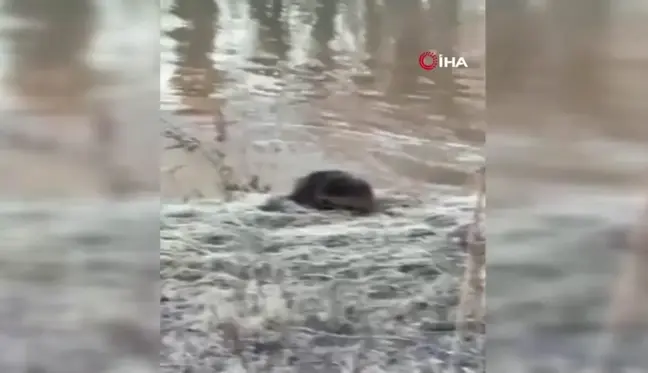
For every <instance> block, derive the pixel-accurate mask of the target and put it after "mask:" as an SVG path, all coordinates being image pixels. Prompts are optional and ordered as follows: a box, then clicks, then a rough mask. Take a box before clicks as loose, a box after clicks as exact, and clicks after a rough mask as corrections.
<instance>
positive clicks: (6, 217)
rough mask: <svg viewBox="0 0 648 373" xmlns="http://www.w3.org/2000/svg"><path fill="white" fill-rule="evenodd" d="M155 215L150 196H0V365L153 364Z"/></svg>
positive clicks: (80, 367)
mask: <svg viewBox="0 0 648 373" xmlns="http://www.w3.org/2000/svg"><path fill="white" fill-rule="evenodd" d="M158 214H159V202H158V201H157V200H155V199H154V200H151V199H142V200H139V201H128V202H127V203H124V204H117V203H115V202H113V201H106V202H104V203H99V202H98V201H96V200H94V201H93V200H89V201H85V202H78V203H76V204H75V203H73V202H70V201H68V202H66V203H65V204H62V203H48V204H39V205H31V206H26V205H25V204H24V203H16V202H13V203H10V202H4V203H2V204H0V240H1V241H2V242H3V248H2V251H1V253H0V269H1V270H0V273H1V275H0V277H1V280H2V281H1V283H2V285H1V286H0V345H1V346H2V348H0V369H1V370H2V371H3V372H22V371H46V372H61V373H63V372H67V373H73V372H79V373H81V372H89V371H94V372H100V371H108V370H112V371H116V372H117V371H137V372H148V371H153V370H152V369H156V367H157V353H158V343H159V342H158V340H157V337H156V336H157V331H158V327H159V324H158V321H157V318H156V317H153V318H151V315H156V314H157V312H158V302H157V300H156V298H157V289H158V283H159V282H158V281H159V280H158V278H159V277H158V271H159V265H158V262H157V260H156V258H157V257H158V250H157V247H158V239H157V237H158V230H157V228H158V225H159V223H158V221H159V219H158ZM151 305H152V306H151ZM133 363H136V364H139V365H135V366H133V365H132V364H133Z"/></svg>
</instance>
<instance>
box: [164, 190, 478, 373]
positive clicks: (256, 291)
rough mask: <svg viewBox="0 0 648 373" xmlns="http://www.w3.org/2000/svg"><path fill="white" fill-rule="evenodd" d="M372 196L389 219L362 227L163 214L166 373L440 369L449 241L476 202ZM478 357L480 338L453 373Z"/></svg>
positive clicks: (237, 210)
mask: <svg viewBox="0 0 648 373" xmlns="http://www.w3.org/2000/svg"><path fill="white" fill-rule="evenodd" d="M379 196H380V197H379V198H380V199H381V200H383V203H384V205H385V206H386V210H385V212H384V213H381V214H378V215H375V216H368V217H363V218H352V217H351V216H349V215H348V214H346V213H341V212H339V213H335V212H330V213H320V212H317V211H312V210H307V209H303V208H301V207H300V206H297V205H294V204H292V203H291V202H289V201H283V200H281V199H276V198H271V199H270V200H269V199H268V198H269V196H267V195H248V196H247V197H246V198H245V199H243V200H241V201H238V202H232V203H230V204H226V205H223V204H222V203H220V202H215V203H209V201H203V202H196V203H192V204H189V205H186V204H183V205H166V206H165V208H164V212H163V214H162V227H161V271H162V273H161V275H162V324H161V328H162V340H163V345H164V347H163V350H162V352H161V358H162V363H161V364H162V365H161V366H162V367H163V369H164V371H167V372H178V371H187V370H189V371H200V369H205V368H206V367H210V369H212V370H214V369H215V371H216V372H229V371H232V370H233V369H235V367H236V366H238V365H240V364H244V366H246V367H247V369H248V370H254V369H255V368H254V367H257V368H258V367H261V366H263V365H264V364H267V365H266V366H269V369H270V371H273V372H274V371H277V372H278V371H283V370H281V369H286V368H289V369H290V370H291V371H295V369H296V371H300V372H301V371H320V372H337V371H339V370H340V369H342V366H344V365H346V366H349V364H351V366H349V368H351V369H353V367H358V366H373V369H377V370H378V371H385V372H387V371H389V372H400V371H402V372H405V371H408V370H409V369H412V368H411V367H412V366H416V367H420V368H421V369H447V364H448V362H449V361H450V357H451V355H452V353H451V352H450V351H452V350H453V348H452V342H453V340H454V338H455V332H454V331H453V330H448V329H446V328H447V325H448V324H451V323H452V322H453V320H454V314H455V307H456V304H457V301H458V282H459V280H460V277H461V273H462V265H461V263H462V262H463V256H464V253H463V250H462V249H461V248H460V246H458V244H457V243H454V242H453V240H452V239H450V238H448V234H449V233H452V232H454V231H455V230H456V229H457V228H458V227H459V226H461V225H463V224H466V223H467V222H469V221H470V219H471V218H472V207H473V206H474V203H475V201H474V199H473V198H471V197H465V196H451V195H449V194H448V193H447V192H443V191H441V192H440V191H439V190H435V189H434V188H430V189H429V190H428V193H427V194H425V195H424V196H421V197H419V198H414V197H411V196H407V195H398V194H394V192H389V191H382V192H380V193H379ZM444 325H445V326H444ZM232 326H235V328H236V330H238V333H239V335H238V338H239V339H240V340H241V342H242V343H243V347H242V348H243V350H242V352H240V353H236V352H235V351H236V347H233V346H232V340H231V339H232V338H231V337H230V339H228V338H227V335H228V333H227V332H224V330H227V328H228V327H232ZM439 328H441V329H439ZM218 330H220V332H218ZM230 333H231V332H230ZM475 343H477V344H475ZM482 348H483V340H482V338H481V337H478V338H477V342H474V341H473V343H472V344H467V346H466V348H465V350H464V351H463V353H462V355H461V356H460V357H459V359H458V361H459V362H460V364H461V365H462V366H464V367H466V368H467V369H469V371H480V370H479V369H480V368H479V367H480V366H481V365H482V364H483V350H482ZM233 354H234V356H233ZM241 356H242V359H241ZM340 364H341V365H340Z"/></svg>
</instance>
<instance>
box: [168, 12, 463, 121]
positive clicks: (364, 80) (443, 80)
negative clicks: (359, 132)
mask: <svg viewBox="0 0 648 373" xmlns="http://www.w3.org/2000/svg"><path fill="white" fill-rule="evenodd" d="M184 1H185V2H191V0H184ZM355 1H357V3H352V4H345V3H344V2H338V1H326V0H313V3H312V4H309V5H311V6H312V8H311V9H312V11H313V14H312V17H308V16H304V15H303V13H300V12H297V11H295V10H296V9H297V8H299V9H304V8H305V7H306V6H302V5H295V4H289V3H288V2H285V1H284V2H282V1H281V0H249V10H250V12H249V17H250V18H251V19H252V20H253V21H255V22H256V23H257V24H258V25H259V28H258V30H259V33H258V35H257V38H256V40H257V42H258V44H257V47H258V49H259V50H258V51H257V53H254V54H253V55H254V57H251V58H252V59H253V60H254V61H253V62H254V63H255V65H257V66H258V65H259V64H261V65H264V68H262V69H257V68H255V69H254V73H259V74H265V73H266V72H272V71H275V70H274V69H266V68H265V67H272V68H274V63H275V61H276V60H275V59H274V58H265V57H260V55H261V56H267V55H268V54H270V55H272V56H275V57H276V58H277V59H279V60H280V61H281V60H285V59H287V58H289V54H288V51H289V50H290V48H296V47H298V46H296V45H293V44H289V42H290V40H289V35H288V30H289V28H288V22H291V23H293V24H299V23H301V22H304V23H303V24H302V27H303V29H304V31H306V30H308V26H312V27H311V28H310V35H309V37H310V45H309V46H307V47H306V48H313V50H315V51H316V53H314V55H312V58H314V59H316V60H317V61H318V62H319V63H320V64H321V65H322V66H324V69H325V71H323V72H318V73H321V74H322V75H323V76H321V77H320V78H322V79H314V80H315V81H316V83H313V84H314V85H320V84H326V81H327V80H328V78H330V77H331V76H336V77H338V76H343V78H342V79H346V78H352V79H353V81H354V83H355V84H358V85H367V84H370V85H373V87H369V89H370V90H373V91H379V92H378V93H379V94H380V98H379V99H381V100H390V101H394V102H395V103H399V104H403V105H406V104H407V103H408V102H409V101H411V100H412V99H411V98H412V97H419V98H421V99H423V100H429V101H427V104H429V105H428V106H426V107H427V108H429V107H432V110H436V112H437V113H438V114H441V115H443V116H447V117H450V116H456V115H458V114H459V111H460V107H459V106H458V105H457V104H456V102H455V101H456V98H457V97H458V96H461V94H462V92H460V91H461V90H462V89H463V88H465V87H464V86H462V85H459V84H458V83H457V80H458V79H457V75H458V74H459V73H460V72H458V71H453V70H452V69H450V68H446V69H437V70H436V71H425V70H423V69H422V68H421V67H420V66H419V63H418V57H419V55H420V54H421V53H422V52H423V51H426V50H430V49H435V50H437V51H439V52H440V53H443V54H445V55H447V56H458V52H457V43H458V26H459V14H460V10H461V9H460V5H459V2H457V1H455V0H431V1H423V0H409V1H405V2H396V1H387V2H378V1H375V0H355ZM180 4H183V1H182V0H175V6H174V7H175V8H178V7H179V6H180ZM191 4H192V6H191V9H194V10H186V11H185V12H184V14H183V15H179V17H180V18H182V19H184V20H186V21H187V23H188V24H189V26H186V27H185V28H184V29H183V30H184V31H183V32H182V33H181V32H180V31H181V30H179V29H176V30H174V31H173V32H172V33H171V36H172V37H173V38H174V39H175V40H176V41H179V43H180V44H183V46H178V47H177V54H178V55H179V56H180V62H178V65H179V66H182V67H183V68H184V69H185V70H187V68H189V67H191V68H201V69H207V68H208V65H210V64H211V62H210V61H209V58H208V57H205V56H206V55H207V54H208V53H209V51H211V49H210V48H211V47H212V45H213V37H214V34H215V32H216V31H215V30H214V28H213V26H214V25H213V22H214V18H215V17H213V15H214V14H215V13H216V11H217V10H216V6H215V5H214V2H213V1H210V0H193V2H191ZM223 6H225V4H223ZM184 7H185V8H187V9H188V8H189V5H184ZM196 9H197V10H196ZM174 12H175V13H177V15H178V14H180V12H179V11H178V10H175V11H174ZM350 12H353V13H350ZM355 12H358V14H355ZM298 13H299V15H296V14H298ZM192 14H193V15H192ZM338 21H339V25H338V24H337V23H336V22H338ZM306 23H308V25H307V24H306ZM201 24H202V26H196V25H201ZM297 27H299V26H297ZM297 32H299V30H297ZM180 34H182V36H181V35H180ZM349 38H353V39H355V40H354V42H353V45H356V46H358V48H363V50H353V47H349V43H348V40H349ZM338 39H339V41H341V42H339V43H333V41H338ZM334 45H335V47H334ZM338 48H341V49H344V50H340V49H338ZM188 50H193V51H194V52H193V53H194V54H196V57H193V59H194V62H191V63H190V62H187V61H189V60H190V58H189V57H188V53H189V52H188ZM199 53H202V54H201V55H202V56H203V57H200V59H199V58H198V57H197V55H198V54H199ZM305 54H306V55H308V53H305ZM342 54H346V55H345V56H341V55H342ZM356 56H361V58H359V59H358V58H353V57H356ZM338 57H347V58H338ZM349 57H350V58H349ZM198 60H200V61H199V62H197V61H198ZM349 61H353V62H349ZM353 63H361V64H366V66H364V67H366V71H368V72H369V73H370V74H371V76H370V77H367V76H366V75H363V76H361V77H359V78H358V79H355V78H356V75H355V73H350V74H349V73H346V72H345V71H347V70H348V71H351V70H354V71H357V70H356V69H355V68H356V67H357V66H351V64H353ZM266 65H272V66H266ZM333 69H335V70H338V71H331V70H333ZM181 70H182V69H178V71H181ZM249 71H252V70H249ZM331 72H332V73H333V74H330V75H329V73H331ZM338 72H340V73H341V74H337V73H338ZM310 73H313V71H311V72H310ZM310 73H309V74H310ZM179 74H180V73H179V72H178V73H177V75H179ZM349 75H351V76H349ZM185 80H188V79H185ZM385 81H387V83H388V84H383V83H384V82H385ZM378 82H379V83H378ZM174 84H175V86H176V88H177V86H178V84H177V83H174ZM186 84H188V83H186ZM359 88H360V89H362V88H364V87H359ZM196 90H197V89H196V88H194V89H189V88H185V89H184V91H185V93H184V94H185V95H188V94H195V93H190V92H195V91H196ZM323 91H326V90H323ZM305 94H306V93H305ZM423 100H419V102H418V104H417V105H421V104H420V102H421V101H423ZM426 110H429V109H426Z"/></svg>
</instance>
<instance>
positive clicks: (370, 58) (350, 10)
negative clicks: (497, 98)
mask: <svg viewBox="0 0 648 373" xmlns="http://www.w3.org/2000/svg"><path fill="white" fill-rule="evenodd" d="M430 25H434V26H430ZM483 26H484V23H483V14H482V13H480V12H479V9H478V8H477V7H475V6H473V7H471V8H470V9H468V8H466V9H456V8H455V7H454V6H452V7H446V6H442V5H436V6H435V7H429V6H428V5H424V4H423V3H418V2H415V3H414V4H412V5H406V6H401V5H399V6H398V7H396V6H389V5H376V3H375V2H373V1H351V2H348V3H345V4H339V5H336V4H334V3H330V2H325V1H307V2H299V3H293V2H283V5H282V4H281V2H270V1H259V0H254V1H250V2H247V1H246V2H240V1H237V2H234V1H218V2H216V3H214V2H212V1H209V0H207V1H204V0H201V1H195V2H193V3H191V4H190V3H189V2H185V1H163V2H162V31H163V36H162V40H161V44H162V55H161V74H160V80H161V81H160V88H161V97H162V99H161V109H162V111H163V115H164V116H165V118H166V119H168V120H169V121H172V122H174V123H177V124H179V125H180V126H182V127H183V128H184V129H185V130H186V131H187V132H189V133H191V134H192V135H194V136H196V137H198V138H200V139H201V140H203V141H204V142H205V143H206V146H207V147H216V148H218V149H220V150H224V153H226V154H227V157H228V158H227V160H226V163H227V164H228V166H230V167H233V168H234V169H235V174H236V177H238V178H239V179H241V180H242V181H245V180H247V179H249V178H250V177H252V176H253V175H258V176H259V177H260V179H261V181H262V183H266V184H269V185H271V186H273V188H274V189H275V190H277V191H283V190H285V189H286V188H288V187H289V186H290V183H291V182H292V180H293V179H294V177H296V176H297V175H300V174H302V173H304V172H306V171H308V170H311V169H314V168H321V167H326V166H328V167H344V168H347V169H351V170H354V171H356V172H358V173H360V174H362V175H364V176H366V177H368V178H370V179H371V180H372V181H373V182H374V183H377V184H379V185H382V186H392V187H393V186H398V187H407V188H409V189H412V188H414V187H416V185H417V184H418V185H421V183H427V182H435V183H436V182H439V183H444V184H450V185H459V184H462V183H464V182H465V181H466V174H467V172H470V170H472V169H474V168H475V167H476V166H475V165H476V164H478V163H479V162H481V161H482V154H481V147H482V144H483V141H484V129H485V128H484V117H483V110H484V101H485V100H484V69H483V56H484V39H483ZM430 49H437V50H439V51H445V54H446V55H453V54H454V55H456V56H462V57H465V58H466V59H467V62H468V65H469V68H459V69H456V70H455V71H452V70H451V69H437V70H435V71H425V70H423V69H421V68H420V66H419V65H418V56H419V54H420V53H422V52H423V51H425V50H430ZM215 115H216V116H217V118H218V122H219V123H220V126H218V125H215V124H214V120H213V118H214V116H215ZM216 127H219V128H220V129H217V128H216ZM219 134H220V136H222V137H224V138H225V140H224V141H223V142H222V143H216V142H215V141H214V139H215V138H217V137H218V136H219ZM163 164H164V167H165V169H164V170H163V174H162V179H163V181H162V191H163V194H164V196H165V197H180V196H185V195H187V194H191V193H192V192H194V190H195V189H197V190H198V191H200V192H201V193H202V194H204V195H207V196H210V195H214V194H216V193H218V186H217V184H218V183H219V181H218V180H219V179H218V176H217V174H216V171H215V170H214V166H213V165H211V164H209V163H208V162H206V161H205V160H204V158H203V157H202V155H200V154H197V155H189V156H188V155H187V154H185V152H183V151H178V150H170V151H166V152H165V154H164V156H163ZM179 166H182V167H183V168H181V169H179Z"/></svg>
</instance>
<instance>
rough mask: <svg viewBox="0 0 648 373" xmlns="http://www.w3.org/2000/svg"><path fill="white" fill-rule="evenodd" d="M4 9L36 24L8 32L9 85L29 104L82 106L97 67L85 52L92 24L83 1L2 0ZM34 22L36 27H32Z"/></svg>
mask: <svg viewBox="0 0 648 373" xmlns="http://www.w3.org/2000/svg"><path fill="white" fill-rule="evenodd" d="M5 9H6V11H7V13H8V14H9V15H11V16H14V17H20V18H22V19H25V20H27V21H28V22H32V23H33V24H35V26H34V27H24V28H20V29H16V30H13V31H12V32H10V33H8V41H9V51H8V52H9V53H11V55H12V58H11V60H10V63H9V68H8V71H7V76H8V77H9V79H8V82H7V83H8V84H9V86H10V87H11V88H12V90H13V91H14V93H15V94H17V95H19V96H20V97H22V98H24V99H26V100H27V104H28V105H29V106H30V107H31V108H32V109H37V108H39V109H41V110H45V111H51V110H55V111H61V112H66V111H67V112H70V111H72V112H74V111H77V110H79V109H80V108H82V107H83V106H84V105H83V104H82V102H83V101H84V100H85V98H86V96H87V94H88V92H89V91H90V90H91V88H92V85H93V80H94V79H95V78H96V74H97V72H96V70H95V69H94V67H93V66H90V65H88V63H87V54H88V51H89V47H90V44H91V42H92V39H93V38H94V33H95V31H96V28H97V24H96V9H95V7H94V4H93V2H91V1H88V0H66V1H60V2H56V3H53V2H51V1H42V0H26V1H22V0H7V2H6V3H5ZM36 25H37V26H36Z"/></svg>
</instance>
